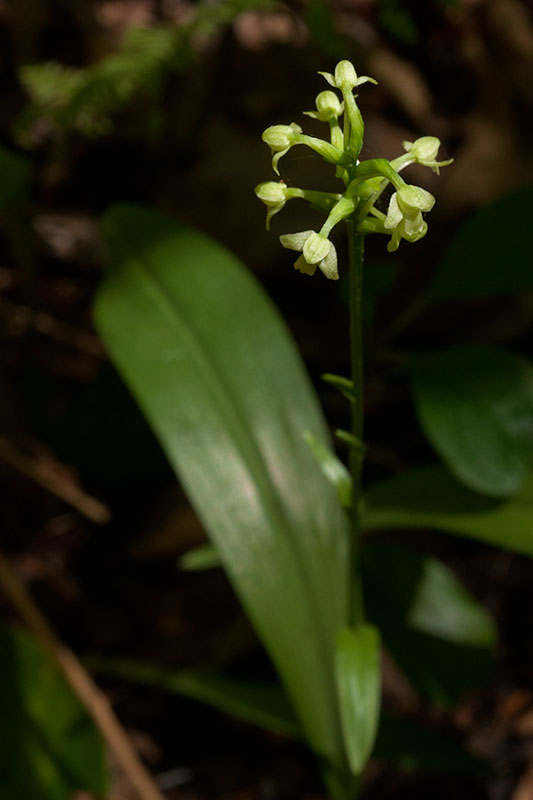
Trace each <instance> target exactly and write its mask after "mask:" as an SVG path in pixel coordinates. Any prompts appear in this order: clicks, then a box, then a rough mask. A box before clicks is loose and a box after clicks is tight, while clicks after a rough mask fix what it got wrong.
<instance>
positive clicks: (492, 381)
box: [413, 347, 533, 497]
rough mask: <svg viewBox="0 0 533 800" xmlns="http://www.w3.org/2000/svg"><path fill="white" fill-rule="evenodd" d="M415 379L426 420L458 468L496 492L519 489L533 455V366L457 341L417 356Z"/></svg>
mask: <svg viewBox="0 0 533 800" xmlns="http://www.w3.org/2000/svg"><path fill="white" fill-rule="evenodd" d="M413 378H414V382H413V386H414V393H415V404H416V410H417V413H418V417H419V420H420V423H421V425H422V427H423V429H424V432H425V434H426V436H427V437H428V439H429V440H430V442H431V443H432V444H433V446H434V448H435V450H436V451H437V452H438V454H439V455H440V456H441V458H442V459H443V460H444V461H445V462H446V464H447V465H448V467H449V468H450V470H451V471H452V472H453V473H454V475H455V476H456V477H457V478H459V480H461V481H463V482H464V483H465V484H466V485H467V486H469V487H470V488H472V489H475V490H477V491H480V492H484V493H486V494H489V495H494V496H496V497H505V496H508V495H510V494H512V493H514V492H516V491H517V489H518V488H519V487H520V484H521V483H522V481H523V480H524V478H525V475H526V472H527V469H528V467H529V466H530V465H531V462H532V460H533V458H532V453H533V365H532V364H531V363H530V362H529V361H527V360H526V359H525V358H522V357H520V356H518V355H515V354H513V353H507V352H504V351H502V350H496V349H489V348H484V347H465V348H454V349H450V350H444V351H441V352H437V353H432V354H430V355H424V356H421V357H418V358H416V359H415V360H414V363H413Z"/></svg>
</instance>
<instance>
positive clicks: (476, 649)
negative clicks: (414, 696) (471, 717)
mask: <svg viewBox="0 0 533 800" xmlns="http://www.w3.org/2000/svg"><path fill="white" fill-rule="evenodd" d="M363 576H364V587H365V597H366V602H367V608H368V615H369V618H370V619H371V620H372V621H373V622H374V623H375V624H376V625H378V626H379V628H380V630H381V632H382V635H383V639H384V641H385V643H386V645H387V647H388V648H389V650H390V652H391V654H392V655H393V657H394V659H395V660H396V661H397V663H398V665H399V666H400V668H401V669H402V670H403V671H404V672H405V674H406V676H407V677H408V678H409V680H410V681H411V682H412V683H413V685H414V686H415V687H416V688H417V689H419V690H421V691H423V692H424V693H425V694H427V695H429V696H430V697H431V698H432V699H433V700H434V701H435V702H438V703H440V704H443V705H449V704H452V703H454V702H455V701H456V700H458V699H459V697H460V696H461V694H462V693H463V692H464V691H465V690H466V689H469V688H472V687H473V686H479V685H480V683H482V681H483V680H484V679H485V678H486V677H487V675H488V673H489V669H490V666H491V652H492V650H493V648H494V646H495V643H496V630H495V627H494V623H493V622H492V620H491V618H490V617H489V615H488V613H487V612H486V611H485V609H484V608H483V606H482V605H481V604H480V603H479V602H478V601H477V600H476V599H475V598H474V597H473V596H472V595H471V594H470V593H469V592H468V591H467V590H466V589H465V587H464V586H463V585H462V584H461V583H460V582H459V580H458V579H457V578H456V577H455V575H454V574H453V572H452V571H451V570H450V569H449V568H448V567H447V566H446V565H445V564H443V563H442V562H441V561H439V560H438V559H436V558H431V557H428V556H424V555H422V554H419V553H417V552H415V551H410V550H408V549H406V548H404V547H400V546H397V545H390V544H379V545H378V544H372V545H371V546H369V547H367V548H366V550H365V553H364V571H363Z"/></svg>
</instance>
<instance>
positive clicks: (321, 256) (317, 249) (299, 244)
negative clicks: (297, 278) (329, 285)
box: [279, 231, 339, 281]
mask: <svg viewBox="0 0 533 800" xmlns="http://www.w3.org/2000/svg"><path fill="white" fill-rule="evenodd" d="M279 240H280V242H281V244H282V246H283V247H285V248H287V250H296V251H299V252H301V253H302V255H301V256H300V257H299V258H298V259H297V260H296V261H295V262H294V269H296V270H298V272H303V273H304V274H305V275H314V274H315V272H316V268H317V267H318V268H319V270H320V271H321V272H322V273H323V274H324V275H325V276H326V278H329V279H330V280H333V281H336V280H337V279H338V277H339V272H338V269H337V251H336V250H335V246H334V245H333V244H332V243H331V242H330V241H329V239H327V238H326V237H325V236H323V235H321V234H319V233H316V231H301V232H300V233H286V234H284V235H283V236H280V237H279Z"/></svg>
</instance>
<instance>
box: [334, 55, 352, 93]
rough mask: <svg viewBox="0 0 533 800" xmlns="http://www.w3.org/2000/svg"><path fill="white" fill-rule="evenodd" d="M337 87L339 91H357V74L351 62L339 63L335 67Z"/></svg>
mask: <svg viewBox="0 0 533 800" xmlns="http://www.w3.org/2000/svg"><path fill="white" fill-rule="evenodd" d="M335 86H337V87H338V88H339V89H355V87H356V86H357V72H356V71H355V67H354V65H353V64H352V62H351V61H346V59H345V60H344V61H339V63H338V64H337V66H336V67H335Z"/></svg>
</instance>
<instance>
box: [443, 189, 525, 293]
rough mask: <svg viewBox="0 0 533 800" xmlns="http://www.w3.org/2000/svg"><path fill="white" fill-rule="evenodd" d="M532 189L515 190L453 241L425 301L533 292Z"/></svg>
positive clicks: (485, 210)
mask: <svg viewBox="0 0 533 800" xmlns="http://www.w3.org/2000/svg"><path fill="white" fill-rule="evenodd" d="M532 216H533V188H531V187H529V188H525V189H519V190H518V191H517V192H514V193H513V194H510V195H508V196H507V197H502V198H500V199H499V200H497V201H496V202H495V203H492V204H491V205H489V206H487V207H486V208H483V209H482V210H481V211H478V212H477V213H476V214H474V216H472V217H471V219H470V220H468V222H466V224H465V225H464V226H463V227H462V228H461V229H460V231H459V232H458V233H457V234H456V236H455V237H454V238H453V240H452V242H451V244H450V247H449V248H448V250H447V251H446V253H445V255H444V258H443V259H442V261H441V262H440V264H439V268H438V270H437V272H436V273H435V276H434V278H433V283H432V285H431V287H430V292H429V299H431V300H443V299H447V298H452V297H478V296H479V295H497V294H512V293H514V292H522V291H527V290H530V289H532V288H533V271H532V270H531V218H532Z"/></svg>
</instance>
